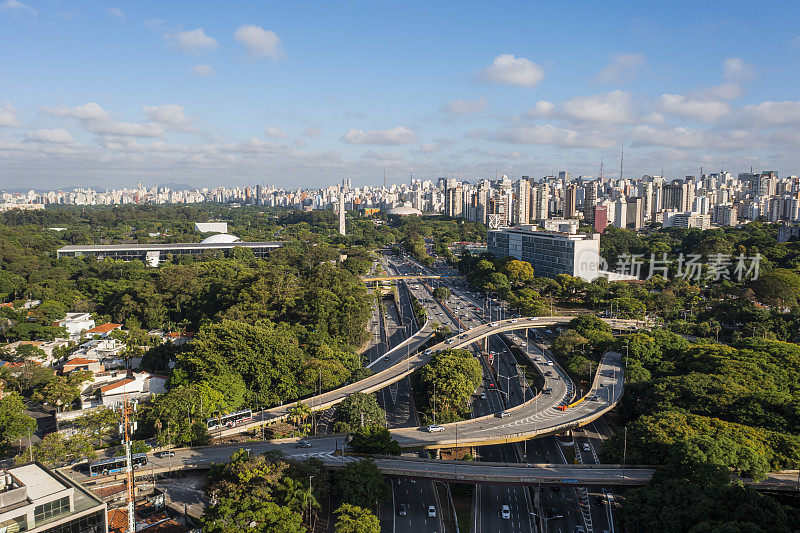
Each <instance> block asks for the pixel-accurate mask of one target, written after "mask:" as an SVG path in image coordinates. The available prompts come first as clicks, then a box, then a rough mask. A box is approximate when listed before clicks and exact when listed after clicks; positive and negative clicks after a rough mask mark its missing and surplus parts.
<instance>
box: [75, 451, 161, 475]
mask: <svg viewBox="0 0 800 533" xmlns="http://www.w3.org/2000/svg"><path fill="white" fill-rule="evenodd" d="M146 464H147V454H146V453H134V454H133V455H132V456H131V465H132V466H133V469H134V470H136V469H137V468H139V467H140V466H144V465H146ZM125 468H126V461H125V456H124V455H118V456H117V457H109V458H108V459H100V460H98V461H93V462H92V463H91V464H89V475H90V476H99V475H104V476H107V475H108V474H113V473H115V472H122V471H124V470H125Z"/></svg>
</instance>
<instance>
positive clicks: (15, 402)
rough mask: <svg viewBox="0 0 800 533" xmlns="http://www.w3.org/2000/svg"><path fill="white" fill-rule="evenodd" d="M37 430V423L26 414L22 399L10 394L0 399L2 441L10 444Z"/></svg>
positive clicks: (0, 432)
mask: <svg viewBox="0 0 800 533" xmlns="http://www.w3.org/2000/svg"><path fill="white" fill-rule="evenodd" d="M35 429H36V421H35V420H34V419H33V418H31V417H30V416H29V415H27V414H26V413H25V403H24V402H23V400H22V397H21V396H20V395H19V394H17V393H15V392H12V393H9V394H7V395H5V396H4V397H3V398H2V399H0V440H2V442H3V443H4V444H10V443H11V442H13V441H14V440H16V439H19V438H20V437H22V436H26V437H27V436H28V433H29V432H32V431H33V430H35Z"/></svg>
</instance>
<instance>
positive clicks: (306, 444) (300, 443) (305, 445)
mask: <svg viewBox="0 0 800 533" xmlns="http://www.w3.org/2000/svg"><path fill="white" fill-rule="evenodd" d="M297 447H298V448H311V443H310V442H308V441H306V440H299V441H297Z"/></svg>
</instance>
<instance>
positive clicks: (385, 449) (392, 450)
mask: <svg viewBox="0 0 800 533" xmlns="http://www.w3.org/2000/svg"><path fill="white" fill-rule="evenodd" d="M351 437H352V438H351V440H350V446H351V447H352V448H353V449H354V450H355V451H357V452H359V453H377V454H383V455H400V445H399V444H398V443H397V441H396V440H393V439H392V434H391V433H389V430H388V429H386V428H384V427H378V426H371V427H363V428H357V429H356V430H355V431H353V433H352V435H351Z"/></svg>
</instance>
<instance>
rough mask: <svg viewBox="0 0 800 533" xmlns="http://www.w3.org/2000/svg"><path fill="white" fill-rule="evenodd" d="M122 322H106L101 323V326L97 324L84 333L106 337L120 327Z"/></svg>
mask: <svg viewBox="0 0 800 533" xmlns="http://www.w3.org/2000/svg"><path fill="white" fill-rule="evenodd" d="M121 327H122V324H114V323H113V322H106V323H105V324H100V325H99V326H95V327H93V328H92V329H87V330H86V331H85V332H84V333H86V334H87V335H100V336H101V337H103V338H105V337H108V335H109V334H110V333H111V332H112V331H114V330H115V329H120V328H121Z"/></svg>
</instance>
